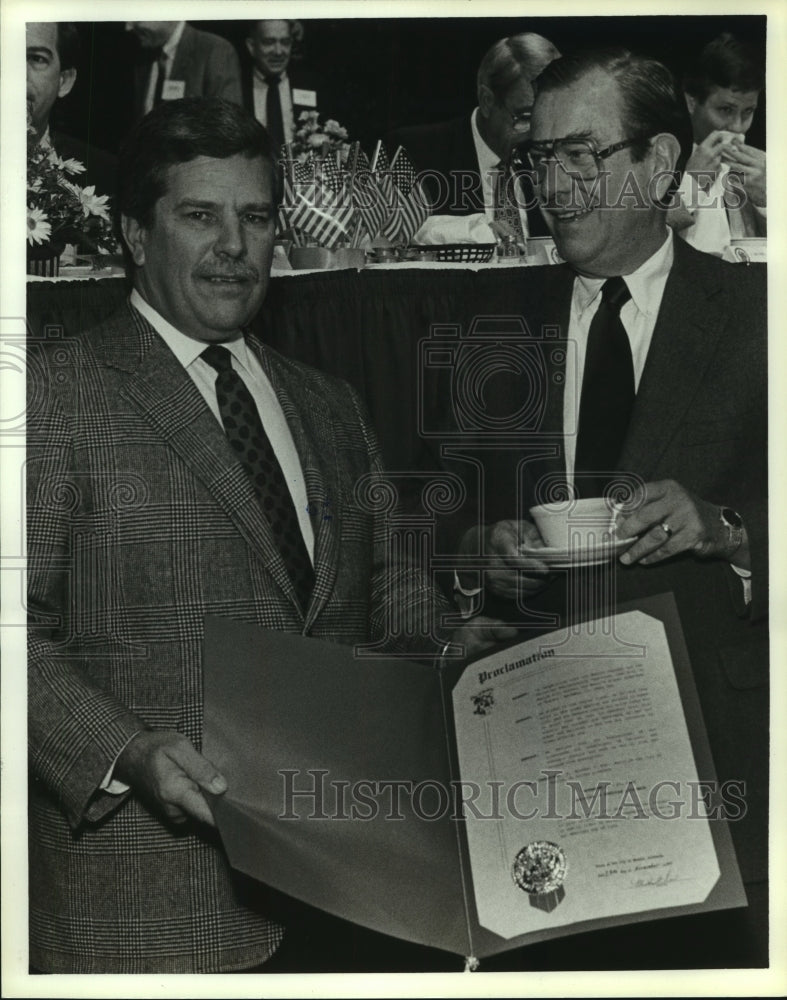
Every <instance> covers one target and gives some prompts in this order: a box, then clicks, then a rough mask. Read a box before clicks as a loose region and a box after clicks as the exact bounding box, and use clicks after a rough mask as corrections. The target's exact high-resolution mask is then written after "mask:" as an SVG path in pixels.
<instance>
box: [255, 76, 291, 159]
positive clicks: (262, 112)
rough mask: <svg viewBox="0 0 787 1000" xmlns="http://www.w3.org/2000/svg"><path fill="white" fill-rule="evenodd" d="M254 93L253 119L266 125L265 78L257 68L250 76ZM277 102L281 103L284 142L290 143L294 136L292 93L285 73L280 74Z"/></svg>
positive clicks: (266, 93)
mask: <svg viewBox="0 0 787 1000" xmlns="http://www.w3.org/2000/svg"><path fill="white" fill-rule="evenodd" d="M252 83H253V91H254V117H255V118H256V119H257V121H258V122H262V124H263V125H267V124H268V84H267V83H266V81H265V77H264V76H263V75H262V73H260V71H259V70H258V69H257V67H256V66H255V67H254V72H253V74H252ZM279 101H280V102H281V120H282V124H283V126H284V141H285V142H292V137H293V135H294V134H295V121H294V118H293V111H292V91H291V90H290V80H289V77H288V76H287V74H286V73H282V74H281V82H280V83H279Z"/></svg>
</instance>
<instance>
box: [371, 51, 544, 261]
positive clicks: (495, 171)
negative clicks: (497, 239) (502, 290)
mask: <svg viewBox="0 0 787 1000" xmlns="http://www.w3.org/2000/svg"><path fill="white" fill-rule="evenodd" d="M559 55H560V53H559V52H558V50H557V48H556V47H555V46H554V45H553V44H552V42H550V41H549V40H548V39H547V38H544V37H543V36H542V35H536V34H533V33H532V32H525V33H523V34H519V35H513V36H511V37H510V38H501V39H500V40H499V41H498V42H495V44H494V45H493V46H492V47H491V48H490V49H489V50H488V51H487V52H486V54H485V55H484V57H483V59H482V60H481V64H480V66H479V67H478V75H477V98H478V106H477V107H476V108H475V109H474V110H473V112H472V113H471V114H470V115H469V116H468V115H463V116H462V117H461V118H455V119H453V120H452V121H447V122H443V123H440V124H436V125H421V126H416V127H414V128H402V129H398V130H397V131H395V132H393V133H392V135H391V146H392V148H395V146H396V145H398V144H401V145H402V146H404V147H405V149H406V150H407V152H408V154H409V155H410V158H411V159H412V160H413V162H414V164H415V167H416V169H417V170H419V171H429V173H430V176H429V177H427V178H426V179H425V184H426V188H427V193H428V195H429V197H430V200H431V202H432V206H433V213H434V214H433V215H432V217H431V218H430V219H428V220H427V222H426V223H425V225H424V227H422V229H421V230H420V231H419V233H418V234H417V236H416V240H417V241H418V240H427V241H431V238H432V237H434V236H436V233H435V230H439V229H441V228H442V229H443V230H444V231H445V232H448V233H450V234H451V236H452V238H454V239H455V238H457V237H458V235H459V233H458V231H457V227H456V226H455V225H453V224H451V223H450V222H449V221H448V220H445V219H441V218H440V216H446V215H448V216H476V217H477V216H478V215H479V214H480V215H481V216H482V217H483V218H484V219H485V220H486V222H487V223H493V222H494V223H496V224H497V225H498V226H501V227H503V230H504V231H505V230H508V231H507V232H506V235H510V236H512V237H513V238H514V239H515V241H516V242H517V243H519V244H523V241H524V239H526V238H527V237H528V236H546V235H548V230H547V228H546V224H545V223H544V219H543V217H542V215H541V212H540V210H539V208H538V206H537V204H536V199H535V197H534V194H533V187H532V184H531V183H530V182H529V178H528V177H526V176H521V177H519V178H517V179H514V178H513V177H512V165H511V156H512V150H513V149H514V147H515V146H516V145H518V144H519V143H521V142H523V141H524V140H525V139H527V137H528V135H529V133H530V109H531V108H532V106H533V85H532V84H533V80H535V78H536V77H537V76H538V75H539V73H540V72H541V71H542V70H543V69H544V68H545V67H546V66H547V65H548V64H549V63H550V62H552V60H553V59H556V58H557V57H558V56H559ZM466 221H467V222H468V224H469V225H470V226H472V225H473V220H471V219H468V220H466ZM493 228H495V227H493ZM496 235H501V232H500V231H499V230H498V232H497V233H496Z"/></svg>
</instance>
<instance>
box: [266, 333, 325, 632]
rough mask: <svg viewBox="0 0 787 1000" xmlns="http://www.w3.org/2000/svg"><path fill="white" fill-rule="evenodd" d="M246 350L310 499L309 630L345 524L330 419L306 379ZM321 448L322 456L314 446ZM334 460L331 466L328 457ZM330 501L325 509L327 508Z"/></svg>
mask: <svg viewBox="0 0 787 1000" xmlns="http://www.w3.org/2000/svg"><path fill="white" fill-rule="evenodd" d="M248 344H249V346H250V347H251V348H252V350H253V351H254V352H255V354H256V355H257V357H258V358H259V360H260V363H261V364H262V367H263V369H264V371H265V374H266V375H267V376H268V378H269V379H270V381H271V385H272V386H273V388H274V390H275V392H276V395H277V397H278V400H279V403H280V404H281V408H282V411H283V412H284V416H285V418H286V420H287V423H288V425H289V428H290V432H291V433H292V438H293V441H294V442H295V448H296V450H297V452H298V457H299V459H300V463H301V469H302V471H303V478H304V480H305V483H306V496H307V500H308V503H309V510H310V512H311V514H310V516H311V521H312V528H313V529H314V577H315V579H314V590H313V592H312V599H311V602H310V605H309V611H308V615H307V617H306V626H307V627H308V626H309V625H310V624H311V623H312V622H313V621H314V620H315V619H316V618H317V616H318V615H319V613H320V610H321V609H322V607H323V606H324V605H325V603H326V601H327V600H328V598H329V597H330V595H331V593H332V591H333V588H334V584H335V582H336V573H337V569H338V564H339V554H340V539H341V519H340V513H339V505H338V503H337V502H336V501H337V499H338V496H339V484H338V482H336V481H335V476H332V475H331V473H330V469H332V468H336V466H337V461H338V460H337V458H336V456H335V455H334V446H333V441H334V435H333V434H332V433H331V425H332V419H331V414H330V411H329V410H328V407H327V406H326V405H325V402H324V400H323V399H322V397H321V396H320V395H319V394H318V393H316V392H314V391H312V389H311V388H309V386H308V385H307V384H306V383H305V381H304V380H302V379H293V378H292V377H291V376H290V375H289V373H288V370H287V364H286V362H283V361H282V360H281V359H279V358H277V357H276V356H275V355H274V354H273V353H272V352H270V351H268V350H267V349H266V348H265V347H264V346H263V345H262V344H261V342H260V341H258V340H257V339H256V337H254V336H250V337H249V338H248ZM317 442H319V443H320V450H319V451H318V450H317V447H316V444H317ZM327 454H330V455H331V456H332V461H331V462H326V461H325V456H326V455H327ZM325 501H327V502H328V503H327V506H326V505H325Z"/></svg>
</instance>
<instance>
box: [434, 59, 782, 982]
mask: <svg viewBox="0 0 787 1000" xmlns="http://www.w3.org/2000/svg"><path fill="white" fill-rule="evenodd" d="M526 150H527V154H528V157H529V162H530V167H531V169H532V171H533V174H534V178H535V181H536V184H537V188H538V192H539V197H540V199H541V202H542V205H543V207H544V209H545V213H546V217H547V221H548V223H549V226H550V230H551V232H552V234H553V236H554V239H555V243H556V245H557V249H558V251H559V253H560V254H561V256H562V257H563V258H564V260H565V261H567V263H566V264H563V265H559V266H554V267H548V268H544V269H543V271H542V273H540V274H539V278H538V280H537V281H533V282H528V286H527V287H528V290H529V292H530V293H532V295H529V297H528V300H527V302H526V303H525V302H523V306H522V310H523V314H524V315H525V316H527V318H528V322H529V324H530V329H531V330H533V331H546V332H545V333H544V337H545V338H547V339H545V340H544V345H545V347H546V348H547V349H546V351H545V358H546V367H545V369H544V377H543V380H542V381H538V382H537V384H531V385H529V386H528V385H523V384H522V383H521V381H520V382H519V383H516V380H512V384H511V387H510V392H509V395H508V397H507V398H503V393H502V392H501V393H500V394H498V397H497V398H496V399H495V401H494V404H495V407H496V413H497V415H498V416H501V415H505V414H516V413H517V412H518V411H520V410H521V409H522V408H523V407H526V405H527V401H528V392H529V393H530V396H531V397H532V395H533V393H536V394H539V395H540V399H541V401H542V402H543V411H542V412H543V419H542V422H541V426H540V428H539V430H538V432H537V433H532V434H530V435H529V436H528V435H523V436H522V437H521V438H520V439H519V440H518V441H517V442H516V443H515V444H511V445H509V446H508V447H507V448H502V447H500V448H497V449H492V448H490V449H489V450H488V451H487V452H486V458H485V464H484V469H483V472H484V479H483V485H484V488H485V495H486V497H487V501H488V503H487V509H486V511H485V512H484V514H483V516H478V514H477V513H476V519H475V521H474V523H473V524H472V526H471V527H470V528H469V529H467V530H466V531H465V532H464V534H463V536H462V540H461V543H460V550H461V551H463V552H465V553H467V554H468V555H479V554H481V555H483V556H485V557H486V559H487V561H488V566H489V568H488V570H487V571H486V572H485V573H484V574H483V579H482V580H481V581H480V582H481V583H482V584H483V587H482V591H483V593H482V592H481V590H479V592H478V595H477V596H476V597H475V600H476V601H478V600H480V599H481V598H483V601H484V607H485V608H487V609H490V608H491V607H493V606H495V602H497V608H498V613H499V614H500V616H501V617H505V618H506V620H507V621H509V622H511V623H514V622H515V623H516V624H518V625H519V626H520V627H527V626H528V624H529V625H530V627H531V628H532V627H533V618H532V617H531V618H530V619H529V621H528V617H527V614H530V615H532V614H533V612H535V611H539V610H540V611H545V610H548V611H551V612H553V613H557V614H559V615H560V616H562V617H561V620H562V621H565V616H566V615H571V614H572V613H580V612H581V611H582V608H581V607H577V605H576V604H575V605H573V606H572V604H571V603H570V602H571V601H572V600H576V599H577V595H578V594H579V595H581V597H582V599H584V600H585V601H588V602H590V603H591V605H592V604H593V602H594V601H595V609H596V611H598V612H600V611H601V604H600V602H599V600H598V594H599V591H598V590H595V591H594V590H593V589H592V588H593V587H594V586H596V587H598V580H597V579H596V578H595V577H594V576H593V575H592V574H593V570H592V569H587V570H581V569H575V570H573V571H570V572H567V573H566V572H561V573H558V574H556V575H555V577H554V578H549V577H548V576H547V575H546V572H545V565H544V563H543V561H542V560H539V559H538V558H537V552H536V553H533V554H532V557H531V558H525V557H524V556H523V555H522V553H521V550H520V546H521V545H522V544H524V545H525V546H526V547H528V548H531V549H532V548H535V547H537V546H538V545H539V544H543V543H541V542H540V541H539V539H538V533H537V531H536V529H535V526H534V525H533V524H532V523H531V522H530V520H529V519H528V516H527V511H528V509H529V508H530V507H531V506H532V505H533V504H536V503H539V502H544V500H545V499H548V498H549V497H548V496H546V495H545V490H547V488H548V486H549V484H552V485H554V484H555V483H559V482H562V483H563V484H564V487H567V488H568V489H569V490H573V491H575V492H576V493H578V494H579V495H580V496H597V495H601V494H602V493H604V492H609V491H612V493H613V494H614V491H615V486H614V483H615V481H616V480H617V481H618V482H620V480H621V479H627V480H628V481H629V482H630V483H634V484H637V487H636V494H635V500H636V502H635V503H633V504H632V505H631V507H630V508H629V510H628V512H627V513H626V514H625V516H621V517H619V518H618V521H617V534H618V537H620V538H628V537H631V536H636V541H635V542H634V543H633V544H632V545H631V546H630V547H629V548H628V550H627V551H625V552H624V553H623V554H622V555H621V556H620V559H619V563H618V565H617V569H616V572H614V574H613V575H612V577H611V579H612V584H611V585H610V586H611V587H612V593H613V602H614V605H615V606H617V605H618V604H621V603H625V602H627V601H636V600H638V599H641V598H643V597H646V596H649V595H656V594H660V593H670V592H671V593H672V594H673V595H674V597H675V601H676V604H677V607H678V611H679V614H680V620H681V625H682V629H683V632H684V635H685V639H686V644H687V648H688V652H689V657H690V660H691V666H692V671H693V675H694V680H695V683H696V685H697V689H698V693H699V697H700V702H701V705H702V710H703V714H704V718H705V723H706V727H707V730H708V735H709V739H710V745H711V750H712V752H713V756H714V761H715V766H716V771H717V776H718V778H719V780H720V781H722V782H724V781H737V782H741V783H743V785H744V787H745V789H746V792H745V797H746V812H745V816H743V817H741V818H740V819H739V820H738V821H737V822H734V823H731V824H730V826H731V833H732V837H733V841H734V843H735V844H736V848H737V854H738V861H739V864H740V867H741V872H742V875H743V879H744V883H745V884H746V887H747V893H748V896H749V908H748V910H737V911H730V912H729V913H725V914H723V915H720V914H714V915H712V916H710V917H705V918H703V917H691V918H683V919H682V920H681V921H678V922H676V921H671V922H666V923H664V922H662V923H660V924H658V925H650V927H649V930H648V932H647V933H646V934H644V935H643V934H642V933H641V932H640V931H638V930H636V929H632V928H628V927H627V928H618V929H616V930H615V931H614V932H609V933H607V932H605V933H604V934H601V935H594V939H593V946H592V948H589V949H588V950H586V951H582V950H576V949H575V950H574V951H575V954H576V955H577V959H576V961H578V962H579V963H585V964H578V965H571V966H565V965H563V966H561V967H572V968H599V967H602V968H603V967H605V965H604V963H605V962H609V961H610V960H611V961H614V962H616V963H618V962H619V960H618V959H617V958H611V956H612V955H613V953H614V954H615V955H617V954H623V955H625V956H626V958H625V961H626V963H627V967H634V968H636V967H652V966H653V965H655V966H656V967H672V966H675V967H681V966H682V967H692V966H694V965H706V964H708V965H714V966H718V965H722V966H726V965H762V964H767V881H766V878H767V835H768V828H767V801H768V798H767V796H768V780H767V773H768V736H767V733H768V632H767V618H766V615H767V596H768V595H767V591H768V540H767V465H766V456H767V447H766V446H767V378H766V359H767V347H766V316H767V307H766V288H765V274H764V269H761V268H759V267H756V266H751V267H743V266H740V265H733V264H727V263H724V262H722V261H721V260H719V259H717V258H716V257H712V256H710V255H708V254H704V253H700V252H698V251H696V250H694V249H693V248H692V247H690V246H689V245H687V244H686V243H685V242H684V241H683V240H681V239H679V238H675V237H674V236H673V235H672V233H671V232H670V231H669V230H668V228H667V225H666V221H665V216H666V210H665V206H666V204H667V203H668V202H669V200H670V191H671V189H672V188H673V187H674V184H675V177H674V173H675V170H676V167H678V166H679V164H680V163H681V162H685V159H686V156H687V155H688V153H689V152H690V150H691V132H690V128H689V122H688V120H687V118H686V115H685V109H684V108H683V107H682V100H681V95H680V94H679V92H678V90H677V88H676V86H675V84H674V81H673V80H672V78H671V75H670V73H669V71H668V70H667V69H666V68H665V67H664V66H662V65H661V64H659V63H658V62H656V61H655V60H651V59H646V58H644V57H638V56H633V55H631V54H630V53H628V52H626V51H624V50H605V51H599V52H586V53H582V54H579V55H576V56H566V57H563V58H561V59H558V60H556V61H555V62H552V63H551V64H550V65H549V66H548V67H547V68H546V69H545V70H544V72H543V73H542V74H541V76H540V77H539V78H538V79H537V81H536V99H535V103H534V107H533V115H532V122H531V137H530V141H529V143H528V144H527V146H526ZM550 337H551V338H554V339H552V340H550V339H548V338H550ZM534 343H536V345H538V341H537V340H536V339H535V338H534ZM454 450H456V449H454ZM476 492H477V491H475V492H474V490H473V488H472V487H471V488H470V489H469V490H468V495H469V496H471V497H472V496H474V495H475V494H476ZM469 516H471V515H469ZM583 573H584V574H585V575H584V576H583ZM478 582H479V581H477V580H475V579H473V578H472V576H471V575H468V574H459V581H458V583H459V585H460V586H461V587H462V588H463V589H464V590H465V591H466V592H468V595H469V593H470V592H471V591H473V590H475V589H476V587H475V586H474V585H475V584H477V583H478ZM525 608H526V609H527V614H526V613H525V612H524V610H523V609H525ZM667 777H669V776H668V775H665V778H667ZM654 941H656V942H658V948H654V947H653V944H654ZM545 947H546V948H547V949H548V948H549V946H545ZM565 950H568V951H571V949H564V952H565ZM590 951H592V953H593V954H592V956H590ZM538 961H541V956H539V958H538ZM588 962H590V963H591V964H587V963H588ZM599 963H601V964H599ZM539 967H550V966H549V965H548V964H546V965H544V966H539ZM613 967H620V965H619V964H616V965H615V966H613Z"/></svg>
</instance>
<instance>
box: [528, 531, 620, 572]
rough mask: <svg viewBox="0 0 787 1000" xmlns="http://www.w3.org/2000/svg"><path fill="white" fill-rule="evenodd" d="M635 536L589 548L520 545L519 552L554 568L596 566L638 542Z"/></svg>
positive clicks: (604, 542)
mask: <svg viewBox="0 0 787 1000" xmlns="http://www.w3.org/2000/svg"><path fill="white" fill-rule="evenodd" d="M636 540H637V539H636V538H635V537H633V536H632V537H631V538H616V539H614V540H613V539H609V540H608V541H603V542H601V544H598V545H593V546H590V547H589V548H579V547H574V548H565V549H562V548H561V549H551V548H543V549H531V548H528V546H526V545H520V547H519V553H520V555H522V556H524V557H525V558H526V559H538V560H540V561H541V562H542V563H545V564H546V565H547V566H550V567H552V568H553V569H570V568H571V567H573V566H596V565H598V564H599V563H605V562H609V561H610V560H612V559H614V558H615V557H616V556H618V555H619V554H620V553H621V552H624V551H625V550H626V549H627V548H628V547H629V546H630V545H632V544H633V543H634V542H636Z"/></svg>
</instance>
